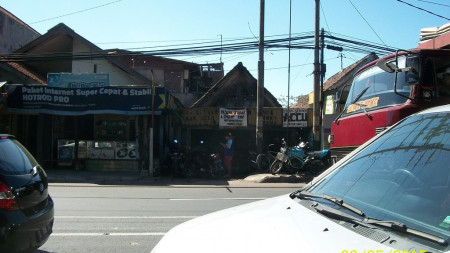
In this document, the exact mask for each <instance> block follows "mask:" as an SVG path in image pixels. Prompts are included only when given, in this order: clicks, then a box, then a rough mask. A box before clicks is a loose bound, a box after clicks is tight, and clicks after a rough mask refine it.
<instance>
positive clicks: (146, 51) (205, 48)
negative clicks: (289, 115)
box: [0, 33, 396, 62]
mask: <svg viewBox="0 0 450 253" xmlns="http://www.w3.org/2000/svg"><path fill="white" fill-rule="evenodd" d="M310 34H311V35H310ZM325 39H326V43H327V45H334V46H339V47H342V48H343V49H344V50H345V51H349V52H358V53H366V54H368V53H371V52H375V53H376V54H381V55H385V54H390V53H393V52H395V50H396V49H395V48H392V47H387V46H383V45H379V44H374V43H370V42H365V41H361V40H355V39H351V38H344V37H338V36H337V35H336V36H335V35H328V34H327V35H325ZM313 40H314V35H312V33H302V34H300V35H298V36H292V37H291V38H285V37H274V38H273V39H270V40H266V41H265V48H266V49H270V50H271V51H272V52H275V51H282V50H288V49H289V48H291V49H307V50H312V49H313V48H314V41H313ZM289 42H290V44H289ZM140 49H141V50H139V51H127V50H120V49H117V50H99V51H97V52H77V53H73V52H50V53H42V52H40V53H12V54H9V55H5V56H3V57H1V58H0V61H1V62H27V61H30V62H31V61H57V60H59V61H61V60H69V59H70V60H92V59H97V58H114V57H121V56H128V57H136V58H138V57H147V56H158V57H180V56H183V57H187V56H196V57H199V56H208V55H214V54H219V53H220V52H222V53H223V54H228V55H230V54H236V53H240V54H242V53H245V52H247V53H249V52H256V51H257V50H258V42H255V41H253V39H252V40H250V41H237V42H236V41H235V42H233V43H225V44H220V45H218V44H217V41H212V42H210V43H203V42H202V43H194V44H192V43H191V44H179V45H170V46H158V47H145V48H140Z"/></svg>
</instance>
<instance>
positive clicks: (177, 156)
mask: <svg viewBox="0 0 450 253" xmlns="http://www.w3.org/2000/svg"><path fill="white" fill-rule="evenodd" d="M169 158H170V169H171V174H172V176H174V177H180V176H183V174H184V166H185V159H184V154H183V152H182V150H181V149H180V147H179V144H178V140H173V143H172V145H171V147H170V152H169Z"/></svg>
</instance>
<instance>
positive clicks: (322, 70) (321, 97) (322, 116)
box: [319, 28, 326, 149]
mask: <svg viewBox="0 0 450 253" xmlns="http://www.w3.org/2000/svg"><path fill="white" fill-rule="evenodd" d="M324 49H325V31H324V29H323V28H322V30H321V32H320V93H319V104H320V122H319V125H320V149H323V145H324V143H325V136H324V135H325V134H324V129H323V125H324V122H323V121H324V119H325V110H324V109H323V101H324V95H323V79H324V78H325V71H326V66H325V64H324V63H323V57H324V51H325V50H324Z"/></svg>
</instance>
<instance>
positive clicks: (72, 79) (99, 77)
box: [47, 73, 109, 88]
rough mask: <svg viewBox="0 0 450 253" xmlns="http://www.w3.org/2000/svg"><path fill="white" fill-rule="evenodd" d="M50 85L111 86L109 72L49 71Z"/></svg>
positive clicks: (48, 80) (71, 86) (63, 86)
mask: <svg viewBox="0 0 450 253" xmlns="http://www.w3.org/2000/svg"><path fill="white" fill-rule="evenodd" d="M47 82H48V86H49V87H60V88H97V87H108V86H109V74H95V73H94V74H73V73H48V74H47Z"/></svg>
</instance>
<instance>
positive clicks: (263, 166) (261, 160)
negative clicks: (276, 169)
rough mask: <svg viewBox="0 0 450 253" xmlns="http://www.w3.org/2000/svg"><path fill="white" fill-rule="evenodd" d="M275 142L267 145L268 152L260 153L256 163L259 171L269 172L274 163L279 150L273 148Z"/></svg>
mask: <svg viewBox="0 0 450 253" xmlns="http://www.w3.org/2000/svg"><path fill="white" fill-rule="evenodd" d="M274 146H275V144H269V145H267V148H266V152H265V153H262V154H259V155H258V156H257V157H256V165H257V169H258V171H259V172H268V171H269V168H270V165H271V164H272V163H273V161H274V160H275V158H276V156H277V153H278V152H277V151H273V150H271V149H272V148H273V147H274Z"/></svg>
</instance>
